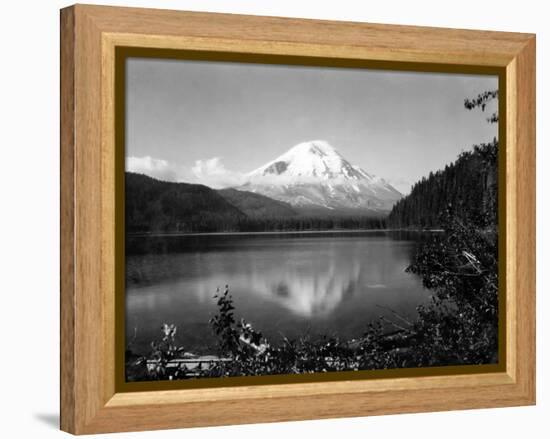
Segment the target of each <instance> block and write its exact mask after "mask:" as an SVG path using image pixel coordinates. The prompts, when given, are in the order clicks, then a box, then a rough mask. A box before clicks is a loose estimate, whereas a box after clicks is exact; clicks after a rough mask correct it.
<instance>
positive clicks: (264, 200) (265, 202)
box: [217, 188, 296, 218]
mask: <svg viewBox="0 0 550 439" xmlns="http://www.w3.org/2000/svg"><path fill="white" fill-rule="evenodd" d="M217 192H218V194H220V195H221V196H222V197H224V198H225V199H226V200H227V201H228V202H229V203H231V204H232V205H233V206H235V207H236V208H238V209H239V210H240V211H241V212H243V213H244V214H246V216H247V217H249V218H284V217H291V216H295V215H296V211H295V210H294V209H293V208H292V207H291V206H290V204H288V203H284V202H282V201H277V200H273V199H271V198H268V197H266V196H264V195H260V194H255V193H252V192H247V191H240V190H237V189H231V188H229V189H220V190H218V191H217Z"/></svg>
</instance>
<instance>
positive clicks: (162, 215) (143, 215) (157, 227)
mask: <svg viewBox="0 0 550 439" xmlns="http://www.w3.org/2000/svg"><path fill="white" fill-rule="evenodd" d="M125 188H126V194H125V199H126V224H125V225H126V231H127V233H129V234H136V233H137V234H140V233H159V232H162V233H197V232H200V233H209V232H268V231H269V232H271V231H309V230H335V229H381V228H384V227H385V221H384V218H383V217H382V215H381V214H380V213H378V214H375V213H369V212H366V211H352V210H348V211H342V212H341V214H340V215H338V214H337V213H333V212H332V211H330V210H329V209H326V211H318V212H313V211H312V212H310V211H306V212H301V211H298V210H296V209H294V208H292V207H291V206H290V205H289V204H288V203H284V202H282V201H278V200H274V199H271V198H269V197H266V196H264V195H260V194H255V193H252V192H247V191H238V190H235V189H222V190H214V189H211V188H209V187H207V186H203V185H200V184H189V183H171V182H166V181H160V180H156V179H154V178H151V177H148V176H146V175H142V174H135V173H131V172H127V173H126V182H125Z"/></svg>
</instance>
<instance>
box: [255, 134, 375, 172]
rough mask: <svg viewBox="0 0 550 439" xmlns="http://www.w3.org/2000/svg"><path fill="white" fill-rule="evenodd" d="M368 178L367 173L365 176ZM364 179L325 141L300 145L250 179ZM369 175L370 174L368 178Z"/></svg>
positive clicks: (266, 165)
mask: <svg viewBox="0 0 550 439" xmlns="http://www.w3.org/2000/svg"><path fill="white" fill-rule="evenodd" d="M365 174H366V173H365ZM354 175H355V176H356V178H360V177H362V176H359V174H358V170H357V169H356V168H355V167H353V166H352V165H351V164H350V163H349V162H348V161H347V160H345V159H344V157H342V155H341V154H340V153H339V152H338V151H337V150H336V149H335V148H334V147H333V146H332V145H330V143H328V142H327V141H325V140H311V141H308V142H302V143H298V144H297V145H295V146H293V147H292V148H290V149H289V150H288V151H287V152H285V153H284V154H283V155H281V156H279V157H277V158H276V159H275V160H273V161H271V162H269V163H267V164H265V165H264V166H262V167H260V168H258V169H256V170H254V171H252V172H251V173H249V174H248V175H247V177H249V178H250V179H257V178H264V177H271V176H279V177H287V178H289V179H291V180H292V181H293V182H296V181H297V180H304V179H319V178H320V179H324V180H327V179H335V178H353V176H354ZM366 175H367V174H366Z"/></svg>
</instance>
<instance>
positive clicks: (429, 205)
mask: <svg viewBox="0 0 550 439" xmlns="http://www.w3.org/2000/svg"><path fill="white" fill-rule="evenodd" d="M497 151H498V141H497V140H496V139H494V140H493V141H492V142H490V143H487V144H480V145H475V146H474V148H473V150H472V151H468V152H463V153H462V154H460V156H459V157H458V159H457V160H456V161H455V162H454V163H452V164H449V165H447V166H445V169H443V170H440V171H437V172H435V173H433V172H430V175H429V176H428V177H423V178H422V180H420V181H419V182H417V183H416V184H415V185H414V186H413V188H412V191H411V193H410V194H409V195H408V196H407V197H405V198H403V199H401V200H400V201H398V202H397V203H396V204H395V206H394V207H393V209H392V211H391V212H390V214H389V216H388V220H387V221H388V226H389V227H393V228H409V227H410V228H418V227H420V228H439V227H442V225H443V222H444V218H447V217H449V216H452V217H453V218H455V219H457V220H463V221H467V222H468V223H472V224H475V225H476V226H479V227H491V226H494V225H495V224H496V219H497V218H496V214H497Z"/></svg>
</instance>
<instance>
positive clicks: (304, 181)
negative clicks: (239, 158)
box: [238, 140, 402, 211]
mask: <svg viewBox="0 0 550 439" xmlns="http://www.w3.org/2000/svg"><path fill="white" fill-rule="evenodd" d="M246 179H247V181H246V183H245V184H243V185H242V186H240V187H239V188H238V189H242V190H246V191H250V192H254V193H259V194H262V195H265V196H268V197H270V198H273V199H276V200H279V201H284V202H287V203H290V204H291V205H292V206H293V207H298V208H324V209H328V210H339V209H348V210H349V209H360V210H367V211H368V210H370V211H387V210H389V209H391V207H392V206H393V204H395V202H396V201H397V200H399V199H401V197H402V195H401V193H399V191H397V190H396V189H395V188H394V187H393V186H391V185H390V184H389V183H387V182H386V181H385V180H384V179H382V178H379V177H376V176H374V175H372V174H369V173H367V172H366V171H364V170H363V169H361V168H360V167H358V166H354V165H352V164H351V163H350V162H348V161H347V160H346V159H345V158H344V157H343V156H342V155H341V154H340V153H339V152H338V151H336V150H335V149H334V148H333V147H332V146H331V145H330V144H328V143H327V142H325V141H322V140H315V141H310V142H303V143H300V144H298V145H296V146H294V147H293V148H291V149H290V150H289V151H287V152H286V153H285V154H283V155H281V156H280V157H278V158H276V159H275V160H273V161H271V162H269V163H266V164H265V165H264V166H261V167H260V168H258V169H256V170H254V171H252V172H250V173H249V174H247V175H246Z"/></svg>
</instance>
